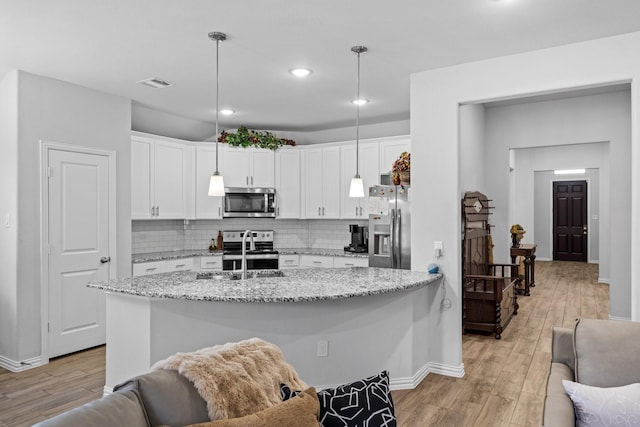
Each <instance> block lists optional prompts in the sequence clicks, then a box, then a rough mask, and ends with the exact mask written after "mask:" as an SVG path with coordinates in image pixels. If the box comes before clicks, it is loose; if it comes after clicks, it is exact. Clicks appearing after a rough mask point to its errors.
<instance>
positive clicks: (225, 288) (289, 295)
mask: <svg viewBox="0 0 640 427" xmlns="http://www.w3.org/2000/svg"><path fill="white" fill-rule="evenodd" d="M196 276H197V273H196V272H174V273H165V274H156V275H149V276H141V277H130V278H124V279H118V280H113V281H109V282H102V283H95V284H89V286H90V287H93V288H97V289H102V290H105V291H107V366H106V371H107V372H106V386H105V391H107V392H109V391H110V390H111V389H112V388H113V386H115V385H116V384H118V383H120V382H122V381H125V380H127V379H129V378H131V377H133V376H135V375H138V374H141V373H144V372H147V371H148V370H149V368H150V366H152V365H153V364H154V363H155V362H156V361H158V360H161V359H164V358H166V357H168V356H170V355H172V354H175V353H177V352H188V351H194V350H197V349H199V348H203V347H208V346H212V345H216V344H222V343H225V342H230V341H240V340H243V339H247V338H251V337H259V338H262V339H264V340H267V341H270V342H273V343H275V344H277V345H278V346H280V348H281V349H282V351H283V353H284V355H285V358H286V359H287V361H289V363H291V364H292V365H293V366H294V367H295V368H296V370H297V371H298V373H299V374H300V376H301V378H302V379H303V380H304V381H306V382H307V383H309V384H311V385H314V386H316V387H318V388H323V387H329V386H334V385H338V384H342V383H345V382H349V381H352V380H356V379H359V378H363V377H366V376H370V375H373V374H376V373H378V372H380V371H382V370H385V369H386V370H388V371H389V373H390V378H391V386H392V387H393V388H396V389H399V388H413V387H415V386H416V385H417V384H418V383H419V382H420V381H421V380H422V378H424V376H425V375H426V374H427V373H428V372H429V371H430V369H429V361H428V347H429V346H428V342H427V341H428V339H429V330H430V328H429V321H428V320H429V314H428V311H429V306H430V305H432V304H433V301H431V300H432V299H433V295H434V294H435V293H437V292H430V290H429V288H436V287H437V284H438V283H441V278H442V276H441V275H430V274H427V273H423V272H417V271H407V270H391V269H379V268H368V267H351V268H337V269H291V270H286V271H285V272H284V276H282V277H257V278H250V279H245V280H231V279H230V278H229V277H228V276H226V275H223V274H220V275H213V276H212V277H211V278H208V279H197V278H196Z"/></svg>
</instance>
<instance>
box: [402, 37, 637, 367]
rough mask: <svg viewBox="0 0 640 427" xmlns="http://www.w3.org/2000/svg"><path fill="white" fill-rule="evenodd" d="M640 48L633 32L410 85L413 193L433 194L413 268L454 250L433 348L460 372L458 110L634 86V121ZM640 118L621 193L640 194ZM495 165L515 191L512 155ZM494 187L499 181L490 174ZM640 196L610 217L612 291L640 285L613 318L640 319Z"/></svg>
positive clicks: (446, 260) (415, 243)
mask: <svg viewBox="0 0 640 427" xmlns="http://www.w3.org/2000/svg"><path fill="white" fill-rule="evenodd" d="M638 49H640V33H632V34H626V35H623V36H617V37H610V38H603V39H599V40H594V41H589V42H584V43H576V44H572V45H567V46H560V47H555V48H550V49H544V50H539V51H534V52H528V53H523V54H518V55H511V56H505V57H500V58H495V59H490V60H486V61H478V62H473V63H467V64H461V65H458V66H453V67H446V68H442V69H436V70H430V71H425V72H421V73H416V74H413V75H412V76H411V138H412V140H413V141H420V143H419V144H417V143H416V144H414V145H413V147H412V163H413V164H412V185H413V190H414V191H415V192H416V193H417V194H425V195H428V197H424V198H420V197H416V200H415V202H414V205H413V215H414V216H415V217H420V218H423V220H422V221H416V222H415V226H414V227H413V230H412V260H414V262H413V268H414V269H423V268H425V267H426V264H427V263H428V260H429V259H431V253H432V250H433V241H434V240H442V241H443V242H444V248H445V251H444V256H443V257H442V258H441V259H440V265H441V267H442V270H443V271H444V273H445V274H446V275H447V294H448V295H450V296H451V299H452V302H453V305H452V308H451V310H449V311H448V312H445V313H443V314H442V316H441V317H440V319H438V320H439V322H440V323H439V333H440V335H441V336H446V337H447V338H446V339H443V342H442V343H441V345H440V346H439V347H438V348H434V349H433V353H434V354H435V355H439V356H440V357H441V358H442V361H443V362H444V363H448V364H451V365H456V364H458V363H459V362H460V360H461V357H462V349H461V347H462V346H461V333H460V327H461V325H460V323H461V320H460V319H461V315H462V313H461V305H460V286H461V285H460V263H461V254H460V215H459V211H460V210H459V208H458V205H459V203H460V194H461V191H462V188H461V185H460V171H459V159H460V157H461V156H460V154H461V153H460V142H459V141H460V139H459V136H460V134H459V105H460V104H465V103H480V102H488V101H492V100H497V99H506V98H515V97H520V96H526V95H531V94H541V93H549V92H555V91H562V90H566V89H577V88H585V87H592V86H598V85H603V84H610V83H620V82H631V104H632V112H635V111H636V108H637V105H638V102H639V101H640V93H639V91H638V86H637V79H638V78H640V56H638V55H637V52H638ZM635 116H637V114H635V115H633V114H632V118H631V134H632V139H631V142H632V144H631V151H630V152H629V150H627V153H626V156H619V155H618V153H614V152H613V151H614V150H612V153H611V157H612V159H611V171H612V175H613V171H616V172H615V173H616V176H615V177H614V176H612V177H611V185H612V186H616V185H621V186H624V185H625V182H629V177H631V183H632V184H633V185H634V187H640V172H638V169H639V168H638V167H635V168H633V169H631V168H630V166H631V163H632V164H634V165H640V150H639V149H638V144H639V143H640V121H639V120H638V118H637V117H635ZM435 153H437V155H436V154H435ZM614 157H615V158H616V159H625V160H626V164H625V163H624V162H618V160H615V163H614ZM493 160H495V162H494V163H491V164H489V165H488V166H487V167H488V168H491V169H496V170H498V171H499V173H502V172H501V171H502V170H504V174H505V176H506V177H507V178H505V180H506V181H507V182H508V165H509V153H508V151H507V152H504V153H502V154H501V156H500V157H499V158H496V159H492V161H493ZM486 178H487V179H488V180H489V179H492V177H491V176H489V175H487V177H486ZM492 197H493V195H492ZM631 197H632V199H631V211H629V207H628V205H627V206H625V205H617V204H614V203H613V201H612V204H611V212H612V214H614V213H615V215H616V217H614V216H612V217H611V223H612V227H611V239H612V241H613V239H614V236H615V237H616V238H617V237H618V236H619V235H621V234H624V237H623V238H622V239H621V240H620V241H616V244H615V245H612V248H611V259H612V265H611V270H612V272H611V282H612V284H613V283H620V284H621V287H623V286H624V285H623V284H624V283H627V284H628V285H627V286H629V285H631V290H630V292H629V291H627V292H626V294H624V295H622V294H618V293H612V295H611V302H612V307H615V308H612V310H611V314H612V315H613V316H616V317H626V318H629V317H632V318H633V319H636V320H640V316H639V313H638V308H639V307H640V302H639V301H638V300H639V297H640V292H638V273H639V272H640V267H638V266H635V265H633V266H632V265H631V259H636V258H637V251H638V250H639V249H640V227H639V225H640V223H638V221H636V222H634V223H631V224H630V218H631V215H632V214H633V217H634V218H637V217H638V215H639V213H640V194H637V192H635V193H634V194H631ZM618 219H620V221H619V222H617V221H618ZM629 231H631V234H629ZM634 255H635V256H634ZM614 260H615V261H614ZM612 289H616V288H615V287H612ZM628 289H629V288H627V290H628ZM622 300H625V301H622ZM630 300H631V301H632V303H631V304H629V301H630ZM625 302H626V306H627V307H626V308H625V307H624V306H625ZM614 310H615V312H614ZM433 361H436V360H433Z"/></svg>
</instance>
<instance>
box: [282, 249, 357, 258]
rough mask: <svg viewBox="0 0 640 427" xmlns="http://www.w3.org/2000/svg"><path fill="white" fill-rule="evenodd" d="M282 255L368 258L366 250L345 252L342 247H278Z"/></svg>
mask: <svg viewBox="0 0 640 427" xmlns="http://www.w3.org/2000/svg"><path fill="white" fill-rule="evenodd" d="M278 252H279V253H280V254H282V255H296V254H297V255H320V256H350V257H354V258H369V254H368V253H367V252H361V253H354V252H345V251H344V249H322V248H319V249H314V248H278Z"/></svg>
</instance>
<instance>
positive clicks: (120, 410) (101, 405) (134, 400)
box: [33, 390, 150, 427]
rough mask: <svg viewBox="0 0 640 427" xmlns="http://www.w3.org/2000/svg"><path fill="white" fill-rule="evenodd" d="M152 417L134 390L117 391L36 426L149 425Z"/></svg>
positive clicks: (131, 426) (143, 426) (35, 426)
mask: <svg viewBox="0 0 640 427" xmlns="http://www.w3.org/2000/svg"><path fill="white" fill-rule="evenodd" d="M149 425H150V424H149V420H148V418H147V415H146V413H145V411H144V409H143V407H142V403H141V401H140V396H139V395H138V392H137V391H135V390H126V391H122V392H114V393H112V394H109V395H107V396H104V397H102V398H100V399H98V400H94V401H92V402H89V403H86V404H84V405H82V406H80V407H78V408H74V409H72V410H70V411H67V412H64V413H62V414H60V415H57V416H55V417H53V418H50V419H48V420H46V421H42V422H40V423H37V424H35V425H34V426H33V427H67V426H82V427H113V426H127V427H147V426H149Z"/></svg>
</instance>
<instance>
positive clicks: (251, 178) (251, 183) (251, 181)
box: [251, 176, 253, 185]
mask: <svg viewBox="0 0 640 427" xmlns="http://www.w3.org/2000/svg"><path fill="white" fill-rule="evenodd" d="M251 185H253V176H252V177H251Z"/></svg>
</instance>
